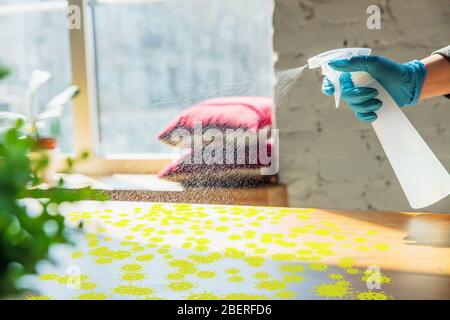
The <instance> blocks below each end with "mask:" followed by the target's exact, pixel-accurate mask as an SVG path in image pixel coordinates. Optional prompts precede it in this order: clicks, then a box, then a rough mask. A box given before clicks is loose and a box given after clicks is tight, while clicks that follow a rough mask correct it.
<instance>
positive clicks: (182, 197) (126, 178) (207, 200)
mask: <svg viewBox="0 0 450 320" xmlns="http://www.w3.org/2000/svg"><path fill="white" fill-rule="evenodd" d="M59 176H61V177H63V178H64V181H65V186H66V187H67V188H74V189H75V188H81V187H86V186H91V187H92V188H93V189H96V190H101V191H104V192H106V193H107V194H109V196H110V198H111V200H118V201H151V202H170V203H199V204H226V205H252V206H275V207H286V206H287V205H288V201H287V192H286V187H285V186H283V185H280V184H268V185H263V186H256V187H245V188H227V187H214V188H208V187H184V186H182V185H181V184H180V183H177V182H171V181H167V180H163V179H159V178H158V177H157V176H156V175H151V174H113V175H110V176H99V177H94V176H86V175H82V174H61V175H59Z"/></svg>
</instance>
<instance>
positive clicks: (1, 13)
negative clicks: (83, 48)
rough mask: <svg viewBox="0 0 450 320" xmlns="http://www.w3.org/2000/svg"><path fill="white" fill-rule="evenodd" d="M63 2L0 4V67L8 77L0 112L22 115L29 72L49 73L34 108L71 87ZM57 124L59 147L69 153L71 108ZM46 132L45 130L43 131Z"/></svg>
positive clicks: (3, 0) (0, 90)
mask: <svg viewBox="0 0 450 320" xmlns="http://www.w3.org/2000/svg"><path fill="white" fill-rule="evenodd" d="M66 5H67V4H66V1H64V0H57V1H46V2H40V1H36V0H34V1H32V0H0V64H2V65H6V66H7V67H8V68H9V69H10V71H11V75H10V76H9V77H8V78H6V79H4V80H2V82H1V83H0V111H15V112H25V110H24V109H25V104H26V92H27V85H28V81H29V78H30V75H31V73H32V72H33V70H45V71H49V72H51V73H52V79H51V81H49V83H48V84H47V85H46V86H44V87H43V88H42V91H41V92H40V93H39V95H38V96H37V100H38V103H37V104H36V105H37V106H43V105H44V104H45V103H46V102H48V101H49V99H50V98H51V97H53V96H54V95H56V94H58V93H59V92H60V91H61V90H63V89H65V88H66V87H67V86H69V85H70V83H71V72H70V49H69V33H68V30H67V28H66ZM65 111H66V112H65V113H64V116H63V117H62V119H61V121H60V122H61V123H60V126H59V127H60V135H61V138H60V147H61V149H62V151H63V152H66V153H70V152H72V151H73V143H72V141H73V135H72V132H73V121H72V118H73V117H72V112H71V108H66V110H65ZM45 129H48V128H44V130H45Z"/></svg>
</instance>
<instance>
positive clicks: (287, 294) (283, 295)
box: [275, 291, 297, 299]
mask: <svg viewBox="0 0 450 320" xmlns="http://www.w3.org/2000/svg"><path fill="white" fill-rule="evenodd" d="M275 296H276V297H277V298H279V299H294V298H295V297H297V292H295V291H280V292H277V294H276V295H275Z"/></svg>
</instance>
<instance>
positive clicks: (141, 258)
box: [136, 253, 154, 262]
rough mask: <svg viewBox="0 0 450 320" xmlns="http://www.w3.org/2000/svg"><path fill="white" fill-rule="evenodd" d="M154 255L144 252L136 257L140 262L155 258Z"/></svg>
mask: <svg viewBox="0 0 450 320" xmlns="http://www.w3.org/2000/svg"><path fill="white" fill-rule="evenodd" d="M153 258H154V256H153V255H152V254H150V253H149V254H143V255H140V256H137V257H136V260H137V261H139V262H144V261H150V260H153Z"/></svg>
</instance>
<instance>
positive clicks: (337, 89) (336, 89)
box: [334, 79, 341, 108]
mask: <svg viewBox="0 0 450 320" xmlns="http://www.w3.org/2000/svg"><path fill="white" fill-rule="evenodd" d="M334 100H335V101H336V108H339V102H340V100H341V86H340V84H339V79H338V81H337V83H334Z"/></svg>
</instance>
